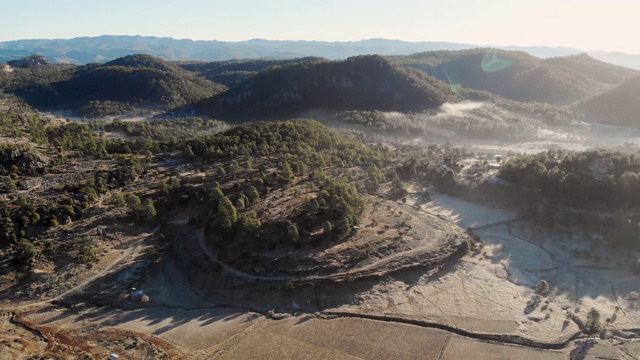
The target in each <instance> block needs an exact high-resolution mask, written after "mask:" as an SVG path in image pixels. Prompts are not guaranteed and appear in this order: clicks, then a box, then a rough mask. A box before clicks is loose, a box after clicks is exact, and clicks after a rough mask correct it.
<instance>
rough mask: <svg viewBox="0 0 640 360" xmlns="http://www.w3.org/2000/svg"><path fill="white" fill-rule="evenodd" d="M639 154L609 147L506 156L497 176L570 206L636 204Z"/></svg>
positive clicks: (638, 199)
mask: <svg viewBox="0 0 640 360" xmlns="http://www.w3.org/2000/svg"><path fill="white" fill-rule="evenodd" d="M638 172H640V157H639V156H638V155H637V154H628V153H622V152H619V151H612V150H603V149H597V150H588V151H582V152H569V151H564V150H559V149H558V150H549V151H546V152H542V153H539V154H535V155H523V156H518V157H515V158H512V159H509V161H507V162H506V163H505V164H504V165H503V167H502V170H501V171H500V174H499V176H500V177H501V178H503V179H505V180H508V181H509V182H511V183H513V184H517V185H521V186H523V187H525V188H526V189H528V190H529V191H531V190H534V191H536V192H541V193H543V194H545V195H547V196H550V197H552V198H556V199H561V200H565V201H567V202H568V203H569V204H570V205H572V206H577V207H584V206H593V205H604V206H607V207H610V208H620V207H621V206H629V207H636V206H640V179H639V177H638Z"/></svg>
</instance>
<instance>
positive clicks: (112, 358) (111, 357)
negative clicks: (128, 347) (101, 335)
mask: <svg viewBox="0 0 640 360" xmlns="http://www.w3.org/2000/svg"><path fill="white" fill-rule="evenodd" d="M118 359H120V356H119V355H118V354H111V355H109V360H118Z"/></svg>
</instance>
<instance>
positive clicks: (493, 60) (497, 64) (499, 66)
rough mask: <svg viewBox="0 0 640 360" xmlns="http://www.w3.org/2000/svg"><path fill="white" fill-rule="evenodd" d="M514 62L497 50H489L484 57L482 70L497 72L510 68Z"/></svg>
mask: <svg viewBox="0 0 640 360" xmlns="http://www.w3.org/2000/svg"><path fill="white" fill-rule="evenodd" d="M512 63H513V61H511V60H509V59H507V58H504V57H502V56H500V55H499V54H497V53H495V52H492V51H488V52H487V53H486V54H484V57H483V58H482V70H484V71H486V72H497V71H500V70H504V69H506V68H508V67H509V66H511V64H512Z"/></svg>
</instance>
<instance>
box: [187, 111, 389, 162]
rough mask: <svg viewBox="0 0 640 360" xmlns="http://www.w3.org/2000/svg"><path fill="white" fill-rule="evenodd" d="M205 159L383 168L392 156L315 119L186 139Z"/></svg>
mask: <svg viewBox="0 0 640 360" xmlns="http://www.w3.org/2000/svg"><path fill="white" fill-rule="evenodd" d="M183 146H185V147H187V146H188V147H189V149H190V150H191V152H192V153H193V154H194V155H195V156H199V157H202V158H204V159H212V160H217V159H226V158H232V157H237V156H251V157H263V156H276V157H280V158H283V160H288V162H289V164H290V166H291V165H292V164H293V163H295V167H296V168H300V169H302V168H304V167H305V165H306V167H307V169H308V170H313V169H314V168H315V167H322V166H337V167H343V168H348V167H353V166H370V165H375V166H377V167H379V168H380V167H382V166H383V164H385V163H386V162H387V161H388V160H389V159H390V156H391V153H390V151H388V150H387V149H386V148H385V147H384V146H382V145H380V146H374V147H371V146H366V145H364V144H362V142H360V141H358V140H357V139H355V138H354V137H351V136H345V135H343V134H340V133H339V132H338V131H337V130H334V129H330V128H328V127H326V126H324V125H322V124H321V123H319V122H317V121H315V120H293V121H279V122H258V123H254V124H250V125H246V126H237V127H234V128H232V129H229V130H227V131H225V132H222V133H218V134H215V135H210V136H203V137H200V138H196V139H192V140H189V141H187V142H186V143H185V145H183Z"/></svg>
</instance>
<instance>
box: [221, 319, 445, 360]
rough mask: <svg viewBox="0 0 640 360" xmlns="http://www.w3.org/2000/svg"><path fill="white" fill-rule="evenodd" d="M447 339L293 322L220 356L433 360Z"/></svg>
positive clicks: (349, 324)
mask: <svg viewBox="0 0 640 360" xmlns="http://www.w3.org/2000/svg"><path fill="white" fill-rule="evenodd" d="M448 336H449V335H448V333H447V332H444V331H441V330H435V329H424V328H420V327H417V326H411V325H403V324H390V323H384V322H379V321H373V320H364V319H333V320H317V319H314V318H309V317H297V318H291V319H287V320H280V321H271V322H269V324H267V325H266V326H264V327H263V328H261V329H259V330H257V331H254V332H252V333H251V334H249V335H248V336H247V337H245V338H244V339H242V340H241V341H239V342H238V343H237V344H235V346H233V347H231V348H229V349H228V350H226V351H225V352H224V353H222V354H220V355H221V357H223V358H230V359H255V358H261V359H301V358H304V359H351V358H359V359H437V358H438V357H439V355H440V353H441V350H442V347H443V345H444V344H445V339H446V338H447V337H448ZM265 349H268V352H267V351H265Z"/></svg>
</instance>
